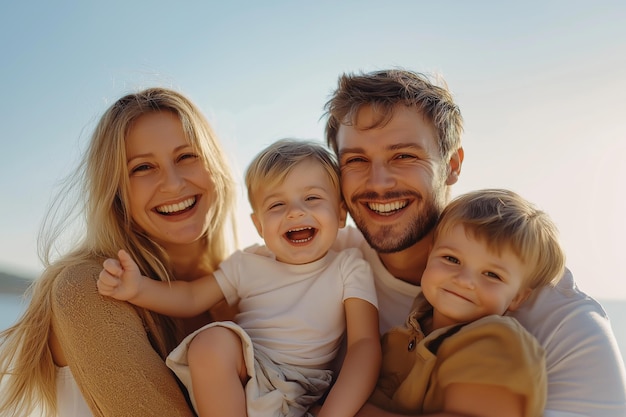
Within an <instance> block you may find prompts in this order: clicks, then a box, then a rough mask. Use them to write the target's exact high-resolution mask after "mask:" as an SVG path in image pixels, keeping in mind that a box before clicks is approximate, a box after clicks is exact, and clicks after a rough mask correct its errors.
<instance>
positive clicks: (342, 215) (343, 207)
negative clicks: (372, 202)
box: [339, 201, 348, 229]
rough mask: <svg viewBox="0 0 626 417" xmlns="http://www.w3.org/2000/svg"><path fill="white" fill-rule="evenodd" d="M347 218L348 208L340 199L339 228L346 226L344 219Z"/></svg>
mask: <svg viewBox="0 0 626 417" xmlns="http://www.w3.org/2000/svg"><path fill="white" fill-rule="evenodd" d="M347 218H348V209H347V207H346V202H345V201H342V202H341V204H340V205H339V228H340V229H341V228H342V227H346V219H347Z"/></svg>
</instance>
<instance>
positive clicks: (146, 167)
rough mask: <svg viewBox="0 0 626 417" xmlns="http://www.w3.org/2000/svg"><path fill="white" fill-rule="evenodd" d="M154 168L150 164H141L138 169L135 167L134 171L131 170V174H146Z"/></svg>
mask: <svg viewBox="0 0 626 417" xmlns="http://www.w3.org/2000/svg"><path fill="white" fill-rule="evenodd" d="M151 168H152V167H151V166H150V165H148V164H141V165H137V166H136V167H134V168H133V169H131V170H130V173H131V174H135V173H140V172H145V171H148V170H150V169H151Z"/></svg>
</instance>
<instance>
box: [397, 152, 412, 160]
mask: <svg viewBox="0 0 626 417" xmlns="http://www.w3.org/2000/svg"><path fill="white" fill-rule="evenodd" d="M396 159H415V155H411V154H408V153H402V154H400V155H397V156H396Z"/></svg>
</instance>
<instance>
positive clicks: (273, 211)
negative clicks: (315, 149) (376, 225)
mask: <svg viewBox="0 0 626 417" xmlns="http://www.w3.org/2000/svg"><path fill="white" fill-rule="evenodd" d="M254 199H255V201H254V206H255V212H254V213H252V221H253V222H254V225H255V226H256V229H257V231H258V232H259V234H260V235H261V237H262V238H263V239H264V240H265V244H266V245H267V247H268V248H269V249H270V250H271V251H272V252H273V253H274V254H275V255H276V258H277V260H279V261H281V262H285V263H289V264H305V263H309V262H313V261H316V260H318V259H320V258H321V257H323V256H324V255H325V254H326V252H328V249H330V247H331V246H332V244H333V243H334V242H335V238H336V237H337V231H338V230H339V228H341V227H343V226H344V225H345V221H346V210H345V208H344V206H343V204H342V203H341V201H340V199H339V192H338V190H337V189H336V188H335V187H334V186H333V184H332V182H331V180H330V178H329V177H328V173H327V172H326V170H325V169H324V168H323V167H322V166H321V165H320V163H319V162H317V161H315V160H313V159H306V160H304V161H302V162H300V163H298V165H296V166H295V167H293V169H292V170H291V172H290V173H289V174H288V175H287V176H286V177H285V180H284V181H283V182H282V183H280V184H278V185H277V186H275V187H266V188H261V189H258V190H256V191H255V197H254Z"/></svg>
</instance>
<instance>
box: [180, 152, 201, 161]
mask: <svg viewBox="0 0 626 417" xmlns="http://www.w3.org/2000/svg"><path fill="white" fill-rule="evenodd" d="M198 158H199V155H198V154H195V153H184V154H182V155H181V156H179V157H178V160H179V161H182V160H185V159H198Z"/></svg>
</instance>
